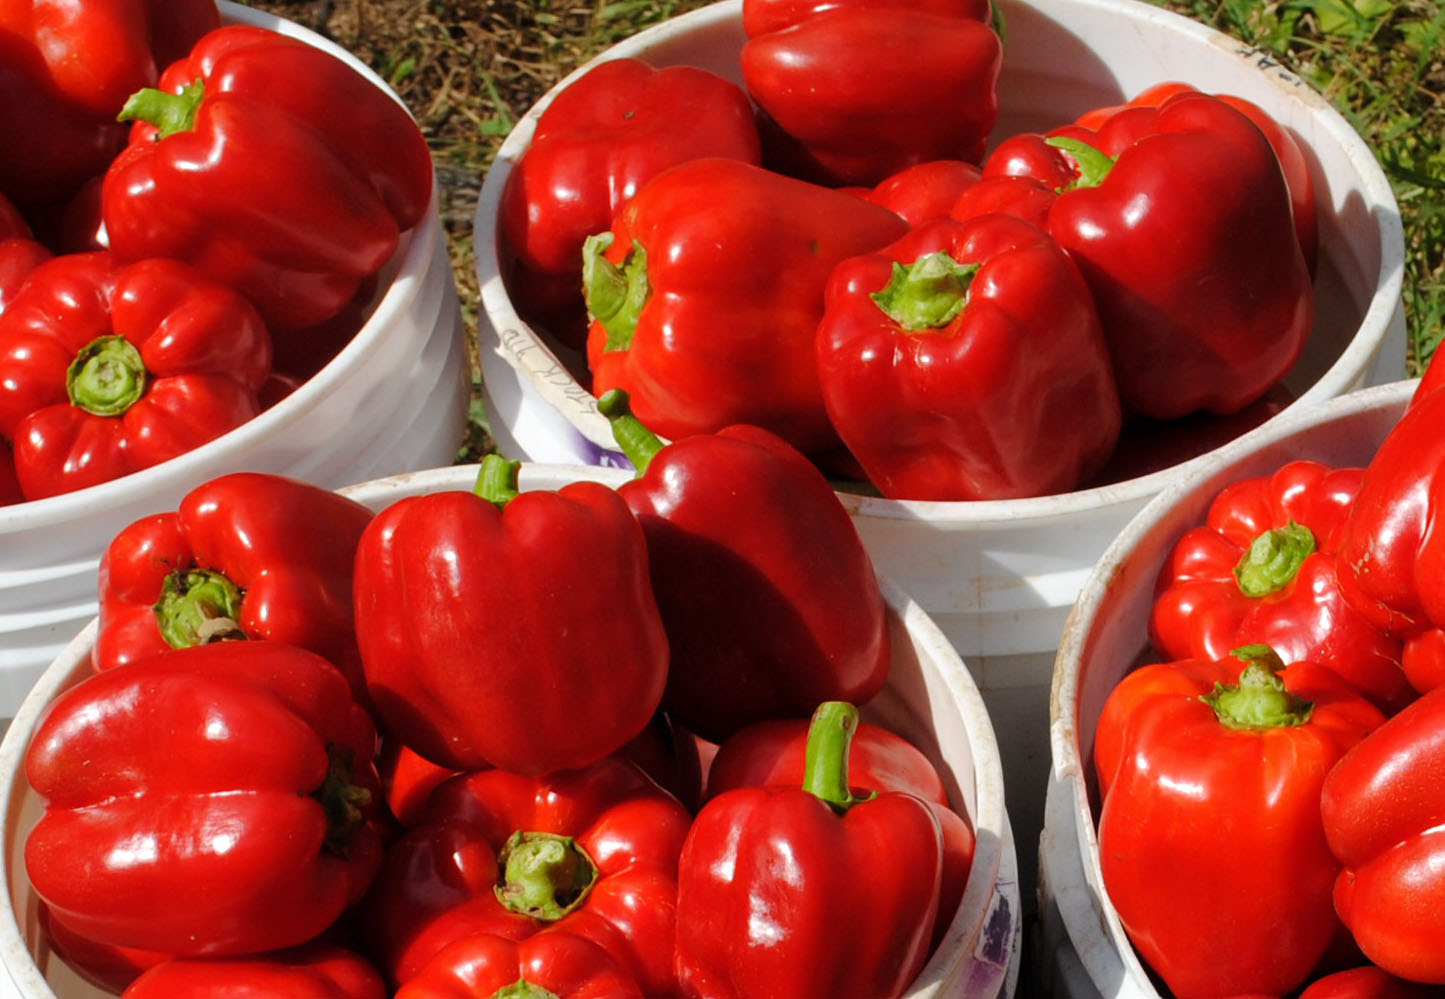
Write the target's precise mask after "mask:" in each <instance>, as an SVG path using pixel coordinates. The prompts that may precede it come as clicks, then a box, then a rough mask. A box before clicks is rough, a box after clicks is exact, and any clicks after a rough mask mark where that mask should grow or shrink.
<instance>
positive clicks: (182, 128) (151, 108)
mask: <svg viewBox="0 0 1445 999" xmlns="http://www.w3.org/2000/svg"><path fill="white" fill-rule="evenodd" d="M205 96H206V82H205V81H204V80H202V79H201V78H200V77H197V78H196V79H194V80H192V81H191V82H190V83H188V84H186V85H185V86H184V87H182V88H181V92H180V93H179V94H172V93H167V92H166V91H164V90H157V89H156V88H154V87H145V88H142V89H141V90H137V91H136V92H135V93H133V94H131V95H130V97H128V98H127V99H126V102H125V106H124V107H122V108H121V109H120V114H118V115H116V116H115V120H116V121H144V122H147V123H149V124H151V125H154V126H155V127H156V133H157V138H158V139H165V138H169V137H170V136H172V135H175V134H176V133H177V132H189V131H190V130H191V129H193V128H195V127H196V112H197V111H198V110H199V109H200V107H201V101H202V100H204V99H205Z"/></svg>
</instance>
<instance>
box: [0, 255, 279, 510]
mask: <svg viewBox="0 0 1445 999" xmlns="http://www.w3.org/2000/svg"><path fill="white" fill-rule="evenodd" d="M0 366H3V367H4V369H5V377H4V378H3V379H0V435H3V436H5V437H8V438H9V439H10V441H11V443H12V444H13V445H14V447H15V469H16V472H17V473H18V475H19V477H20V485H21V487H22V488H23V489H24V490H25V495H26V497H27V498H29V499H43V498H45V497H47V496H54V495H57V494H59V493H64V492H70V491H71V490H75V489H81V488H84V487H86V486H93V485H97V484H99V483H102V482H108V481H110V480H112V479H116V478H119V477H120V476H122V475H127V474H129V473H131V472H135V471H139V470H141V469H143V468H149V467H150V466H152V465H155V464H158V463H159V462H162V461H165V460H167V459H169V458H174V457H176V456H177V455H179V454H182V453H184V452H186V451H189V450H191V449H192V448H196V447H199V446H200V445H202V444H205V443H207V442H209V441H211V440H213V439H215V438H216V437H219V436H220V435H221V434H223V433H225V432H226V431H228V430H231V429H233V428H235V427H238V426H240V425H241V424H242V423H244V422H246V421H247V420H249V419H251V418H252V417H253V416H255V415H256V414H257V413H259V412H260V411H261V407H260V401H259V399H258V396H257V393H258V392H259V391H260V389H261V386H262V384H263V383H264V382H265V380H266V376H267V374H268V373H269V372H270V370H271V341H270V337H269V335H268V333H267V331H266V327H265V325H264V324H263V323H262V322H261V318H260V316H258V315H257V314H256V310H255V309H254V308H252V307H251V306H250V305H249V304H247V302H246V301H245V299H243V298H242V297H241V296H240V295H239V294H237V293H236V292H235V291H233V290H232V289H231V288H228V287H226V286H225V285H222V284H218V283H217V282H215V281H213V280H211V279H210V278H207V277H205V276H204V275H202V274H201V273H200V272H198V271H196V270H195V269H194V268H192V267H190V266H188V265H187V264H184V263H181V262H180V261H176V260H162V259H153V260H143V261H140V262H139V263H135V264H122V263H120V261H118V260H117V259H116V258H115V257H113V256H112V255H111V254H108V253H85V254H72V255H66V256H61V257H56V258H54V259H52V260H49V261H47V262H45V263H43V264H41V265H40V266H39V267H37V268H35V270H34V271H32V272H31V274H30V277H29V279H27V280H26V282H25V284H24V285H23V287H22V288H21V291H20V292H19V293H18V294H17V295H16V296H15V298H14V299H13V300H12V301H11V302H10V304H9V305H7V306H6V307H5V311H4V312H3V313H0Z"/></svg>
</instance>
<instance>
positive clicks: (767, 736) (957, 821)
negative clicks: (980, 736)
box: [707, 719, 977, 946]
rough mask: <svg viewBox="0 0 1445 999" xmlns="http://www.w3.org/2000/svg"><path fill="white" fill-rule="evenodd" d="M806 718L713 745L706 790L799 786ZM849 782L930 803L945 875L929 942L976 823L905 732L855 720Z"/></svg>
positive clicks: (947, 916)
mask: <svg viewBox="0 0 1445 999" xmlns="http://www.w3.org/2000/svg"><path fill="white" fill-rule="evenodd" d="M809 727H810V726H809V723H808V722H807V721H804V720H802V719H789V720H787V721H774V722H759V723H758V724H756V725H749V726H748V727H747V728H745V729H743V730H742V731H741V732H739V733H737V734H736V735H734V736H733V737H732V738H730V739H728V741H727V742H725V743H723V744H722V746H721V747H720V748H719V749H718V752H717V756H715V757H714V758H713V762H712V767H711V769H710V770H709V771H708V781H707V797H708V798H709V799H712V798H715V797H717V796H718V795H720V794H724V793H726V792H728V791H731V790H733V789H735V788H740V787H775V786H782V785H792V786H794V787H801V786H802V783H803V776H804V774H805V773H806V770H807V750H808V729H809ZM848 786H849V787H850V788H852V789H853V790H854V791H857V792H863V791H896V792H903V793H906V794H911V795H913V796H914V797H916V798H919V799H921V800H922V801H924V802H926V803H927V804H928V807H929V808H930V809H932V811H933V817H934V818H936V819H937V820H938V828H939V832H940V834H941V835H942V837H943V879H942V882H941V885H940V888H941V890H940V894H939V899H938V919H937V921H936V922H935V924H934V928H933V935H932V940H933V944H934V946H937V945H938V943H939V942H940V941H941V940H942V938H943V935H944V933H945V932H946V931H947V929H948V926H949V923H950V922H951V920H952V919H953V916H954V914H955V913H956V912H957V911H958V904H959V902H960V901H961V900H962V899H963V893H964V889H966V888H967V887H968V873H969V870H970V868H971V867H972V866H973V854H974V849H975V846H976V842H977V841H976V839H975V837H974V832H973V827H972V826H971V825H970V824H969V822H968V820H967V819H965V818H964V817H963V816H961V815H959V814H958V813H957V812H955V811H954V810H953V807H952V806H951V805H950V804H949V801H948V794H947V792H946V790H945V789H944V786H943V779H942V778H941V777H940V776H939V774H938V771H937V770H936V769H935V768H934V766H933V764H932V763H931V762H929V759H928V757H926V756H924V755H923V753H922V752H921V751H920V750H919V749H918V748H917V747H916V746H914V745H913V743H911V742H909V741H908V740H907V739H904V738H903V737H902V736H899V735H895V734H894V733H893V732H891V731H889V730H888V729H886V728H881V727H879V726H877V725H869V724H868V723H866V722H859V723H858V728H857V729H856V730H855V731H854V733H853V737H852V740H851V741H850V743H849V746H848Z"/></svg>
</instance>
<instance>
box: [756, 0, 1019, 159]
mask: <svg viewBox="0 0 1445 999" xmlns="http://www.w3.org/2000/svg"><path fill="white" fill-rule="evenodd" d="M989 14H990V6H989V3H988V2H987V0H982V2H979V0H952V2H950V0H932V2H929V3H918V2H906V0H833V2H828V3H822V2H817V0H813V2H807V0H805V2H802V3H799V2H798V0H784V2H781V3H779V2H775V0H771V2H770V0H744V3H743V26H744V29H745V30H746V32H747V35H748V41H747V43H746V44H745V45H744V46H743V51H742V74H743V83H744V85H745V86H746V87H747V89H748V93H749V94H750V95H751V96H752V98H753V100H754V101H756V102H757V103H758V105H759V106H760V107H761V108H762V110H763V111H764V112H765V113H766V118H765V119H764V122H763V142H764V150H765V151H764V159H765V161H766V162H768V163H770V164H772V165H774V166H775V167H776V168H777V169H780V170H782V171H783V172H784V173H788V174H790V175H792V176H796V177H804V178H806V179H808V180H814V181H818V182H820V183H827V184H863V185H873V184H876V183H878V182H879V181H881V180H883V179H884V178H885V177H887V176H888V175H889V174H892V173H895V172H897V171H898V170H901V169H902V168H904V167H908V166H912V165H914V164H917V163H923V162H927V161H929V160H949V159H953V160H967V161H969V162H972V163H977V162H978V161H979V160H981V159H982V158H983V151H984V146H985V143H986V141H987V139H988V133H989V130H990V129H992V128H993V124H994V120H995V119H996V118H997V117H998V75H999V70H1000V68H1001V67H1002V63H1003V45H1002V43H1001V42H1000V41H999V37H998V35H997V34H995V33H994V30H993V29H992V28H991V27H990V26H989V24H988V19H989Z"/></svg>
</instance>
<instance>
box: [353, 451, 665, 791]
mask: <svg viewBox="0 0 1445 999" xmlns="http://www.w3.org/2000/svg"><path fill="white" fill-rule="evenodd" d="M517 468H518V463H515V462H512V463H509V462H507V461H506V460H505V459H503V458H500V457H499V456H496V455H489V456H488V457H487V459H486V460H484V461H483V463H482V472H481V476H480V481H479V493H467V492H462V491H460V490H452V491H447V492H440V493H432V494H429V495H425V496H415V497H408V498H406V499H402V500H400V501H398V502H396V503H393V504H392V505H391V506H389V507H388V508H387V509H385V510H383V511H382V512H381V513H379V514H378V515H377V516H376V518H375V519H374V520H373V521H372V522H371V524H370V525H369V526H368V527H367V529H366V531H365V533H364V534H363V535H362V537H361V542H360V544H359V547H358V549H357V555H356V575H355V604H356V629H357V643H358V646H359V647H360V649H361V659H362V665H363V668H364V671H365V674H366V681H367V686H368V688H369V691H370V694H371V699H372V703H373V704H374V705H375V707H376V710H377V712H378V714H379V715H380V717H381V719H382V720H383V721H384V722H385V723H386V726H387V728H389V729H390V730H391V731H392V732H393V733H394V734H395V735H396V736H397V737H398V738H400V739H401V740H402V741H403V742H404V743H406V744H407V745H408V746H410V747H411V748H412V749H414V750H416V751H417V752H418V753H420V754H421V755H423V756H425V757H426V758H427V759H429V760H431V761H432V762H434V763H439V764H442V765H443V766H448V767H453V768H455V769H459V770H465V769H471V768H475V767H479V766H485V765H488V764H490V765H492V766H497V767H503V768H506V769H509V770H514V771H517V772H518V773H543V772H545V771H548V770H557V769H561V768H563V767H581V766H586V765H587V764H589V763H592V762H594V761H596V760H599V759H601V758H602V757H604V756H606V755H608V754H609V753H611V752H614V751H615V750H617V749H619V748H620V747H621V746H622V745H623V744H624V743H626V742H627V741H628V740H630V739H632V738H633V737H634V736H636V735H637V734H638V733H639V732H641V731H642V730H643V728H644V727H646V725H647V724H648V721H649V720H650V719H651V718H652V715H653V712H654V711H655V710H656V709H657V706H658V703H659V701H660V700H661V699H662V691H663V686H664V684H665V683H666V680H667V655H668V653H667V635H666V633H665V632H664V630H663V624H662V619H661V617H660V616H659V614H658V611H657V602H656V600H655V599H654V598H653V594H652V585H651V582H650V581H649V578H648V570H647V547H646V542H645V541H644V539H643V534H642V528H641V527H639V526H638V523H637V518H636V517H634V516H633V515H632V511H631V510H629V509H628V508H627V504H626V503H624V502H623V501H622V499H621V497H619V496H618V495H617V494H616V493H615V492H613V491H612V490H611V489H609V488H607V487H606V486H603V485H601V484H600V483H596V482H587V481H582V482H575V483H571V484H568V485H565V486H563V487H562V488H561V489H559V490H557V491H556V492H548V491H534V492H524V493H520V494H517V493H515V491H514V490H515V485H516V475H517Z"/></svg>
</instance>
